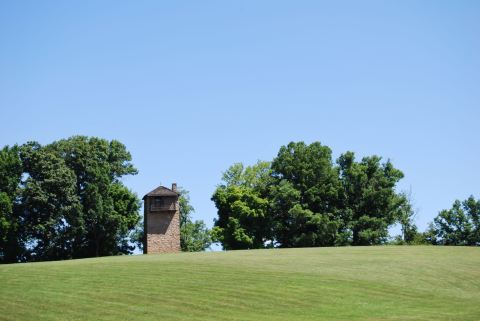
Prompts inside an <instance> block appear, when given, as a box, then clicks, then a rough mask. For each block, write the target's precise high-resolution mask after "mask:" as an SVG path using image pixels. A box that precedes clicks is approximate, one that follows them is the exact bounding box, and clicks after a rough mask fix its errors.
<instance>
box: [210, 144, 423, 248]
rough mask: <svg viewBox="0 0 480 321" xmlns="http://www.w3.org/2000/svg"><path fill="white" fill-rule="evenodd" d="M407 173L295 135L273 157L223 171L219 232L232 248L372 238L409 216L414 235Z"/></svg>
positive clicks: (383, 236)
mask: <svg viewBox="0 0 480 321" xmlns="http://www.w3.org/2000/svg"><path fill="white" fill-rule="evenodd" d="M269 165H270V166H269ZM402 177H403V173H402V172H401V171H400V170H398V169H396V168H395V167H393V165H392V163H391V162H390V161H387V162H384V163H382V162H381V158H380V157H378V156H371V157H364V158H363V159H362V160H361V161H360V162H356V161H355V156H354V154H353V153H352V152H347V153H344V154H343V155H341V156H340V157H339V159H338V160H337V165H335V164H334V163H333V162H332V151H331V149H330V148H329V147H328V146H324V145H322V144H321V143H319V142H314V143H312V144H310V145H307V144H305V143H304V142H291V143H289V144H288V145H286V146H282V147H281V148H280V150H279V152H278V154H277V156H276V157H275V158H274V159H273V161H272V162H271V163H268V162H259V163H257V164H256V165H254V166H251V167H245V166H243V164H241V163H237V164H234V165H232V166H231V167H230V168H229V169H228V170H227V171H226V172H225V173H224V174H223V182H224V183H223V184H221V185H220V186H218V187H217V189H216V190H215V193H214V194H213V197H212V200H213V201H214V202H215V205H216V207H217V210H218V219H216V221H215V227H214V230H213V231H214V234H215V236H216V238H217V240H219V241H220V242H222V245H223V247H224V248H225V249H242V248H262V247H265V246H267V244H270V246H278V247H305V246H338V245H349V244H350V245H372V244H382V243H385V242H386V241H387V237H388V228H389V227H390V226H391V225H392V224H394V223H396V222H399V221H400V220H402V219H403V221H402V223H403V227H404V236H405V237H406V238H409V239H410V238H411V237H412V235H413V234H415V232H416V231H415V230H414V226H413V225H412V224H413V222H412V219H411V215H412V213H413V212H412V211H411V208H410V207H409V203H408V199H406V197H405V195H403V194H401V193H396V191H395V187H396V184H397V182H398V181H399V180H400V179H401V178H402ZM402 215H403V216H402Z"/></svg>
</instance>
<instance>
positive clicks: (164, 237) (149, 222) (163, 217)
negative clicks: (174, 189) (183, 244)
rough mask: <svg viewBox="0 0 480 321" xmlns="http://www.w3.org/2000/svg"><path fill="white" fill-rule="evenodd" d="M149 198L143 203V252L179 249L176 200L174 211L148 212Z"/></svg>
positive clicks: (176, 250) (178, 215)
mask: <svg viewBox="0 0 480 321" xmlns="http://www.w3.org/2000/svg"><path fill="white" fill-rule="evenodd" d="M150 202H151V198H150V197H147V198H146V199H145V203H144V215H145V216H144V222H145V226H144V228H145V231H146V240H145V241H146V242H145V244H144V250H143V252H144V253H171V252H178V251H180V212H179V206H178V200H177V201H176V204H175V210H174V211H155V212H150Z"/></svg>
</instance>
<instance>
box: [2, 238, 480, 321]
mask: <svg viewBox="0 0 480 321" xmlns="http://www.w3.org/2000/svg"><path fill="white" fill-rule="evenodd" d="M0 320H480V249H479V248H467V247H455V248H453V247H393V246H392V247H389V246H388V247H345V248H308V249H307V248H306V249H282V250H280V249H275V250H251V251H231V252H215V253H180V254H164V255H148V256H146V255H141V256H123V257H107V258H98V259H84V260H72V261H63V262H46V263H32V264H13V265H3V266H0Z"/></svg>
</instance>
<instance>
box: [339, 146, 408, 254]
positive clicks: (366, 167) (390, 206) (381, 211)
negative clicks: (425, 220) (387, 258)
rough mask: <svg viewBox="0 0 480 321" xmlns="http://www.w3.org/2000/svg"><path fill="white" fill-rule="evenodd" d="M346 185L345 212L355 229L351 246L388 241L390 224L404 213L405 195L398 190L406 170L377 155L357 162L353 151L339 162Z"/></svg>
mask: <svg viewBox="0 0 480 321" xmlns="http://www.w3.org/2000/svg"><path fill="white" fill-rule="evenodd" d="M337 163H338V165H339V172H340V180H341V182H342V186H343V195H342V207H341V209H342V211H345V213H348V215H347V217H346V218H345V222H347V226H348V227H349V229H350V230H351V231H352V242H351V243H352V245H373V244H381V243H384V242H386V241H387V237H388V227H389V226H391V225H392V224H394V223H395V222H397V221H398V220H399V218H400V216H401V210H402V206H403V205H404V204H405V197H404V195H402V194H397V193H396V192H395V186H396V184H397V182H398V181H399V180H400V179H401V178H403V173H402V172H401V171H400V170H398V169H396V168H395V167H393V164H392V163H391V162H390V161H387V162H385V163H381V158H380V157H378V156H371V157H364V158H363V159H362V160H361V161H360V162H355V156H354V153H353V152H347V153H345V154H343V155H341V156H340V157H339V159H338V161H337Z"/></svg>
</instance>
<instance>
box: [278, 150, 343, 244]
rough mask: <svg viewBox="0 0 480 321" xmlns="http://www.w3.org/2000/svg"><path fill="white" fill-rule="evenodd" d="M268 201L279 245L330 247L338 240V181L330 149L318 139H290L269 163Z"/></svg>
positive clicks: (340, 222)
mask: <svg viewBox="0 0 480 321" xmlns="http://www.w3.org/2000/svg"><path fill="white" fill-rule="evenodd" d="M272 177H273V179H274V181H273V184H272V187H271V188H270V194H269V201H270V209H271V212H272V214H271V216H272V217H273V220H274V222H275V223H274V224H273V226H274V231H273V233H274V237H275V240H276V243H277V245H278V246H280V247H302V246H332V245H336V244H337V242H338V241H339V240H340V239H341V237H339V235H338V233H339V231H340V227H341V226H342V225H343V222H342V220H341V217H340V216H339V215H338V211H337V208H338V204H339V201H340V200H339V195H340V191H341V184H340V180H339V178H338V173H337V171H336V169H335V168H334V166H333V163H332V151H331V150H330V148H329V147H327V146H323V145H321V144H320V143H319V142H315V143H312V144H310V145H306V144H305V143H304V142H298V143H295V142H291V143H289V144H288V145H287V146H282V147H281V148H280V151H279V152H278V155H277V157H276V158H275V159H274V160H273V162H272Z"/></svg>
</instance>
